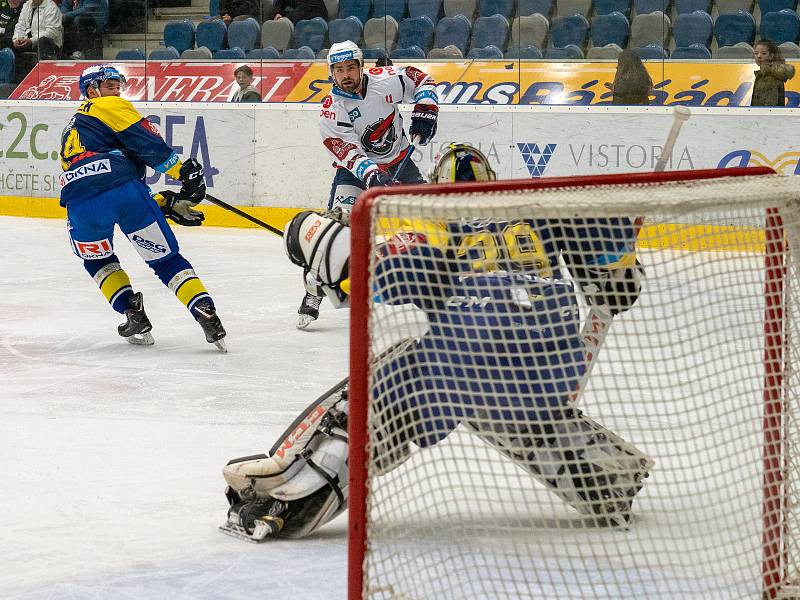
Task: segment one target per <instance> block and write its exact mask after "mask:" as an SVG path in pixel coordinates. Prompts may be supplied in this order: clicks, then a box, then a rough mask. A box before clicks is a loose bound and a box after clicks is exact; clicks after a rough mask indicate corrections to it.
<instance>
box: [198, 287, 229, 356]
mask: <svg viewBox="0 0 800 600" xmlns="http://www.w3.org/2000/svg"><path fill="white" fill-rule="evenodd" d="M194 309H195V311H196V312H197V313H198V314H197V316H196V317H195V320H197V322H198V323H200V327H202V328H203V333H205V334H206V341H207V342H208V343H209V344H214V345H215V346H216V347H217V348H219V350H220V351H221V352H227V351H228V348H227V346H226V345H225V335H226V332H225V328H224V327H223V326H222V321H220V320H219V317H218V316H217V311H216V309H215V308H214V306H213V305H212V304H211V302H210V301H209V300H200V302H198V303H197V304H196V305H195V307H194Z"/></svg>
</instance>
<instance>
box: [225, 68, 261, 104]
mask: <svg viewBox="0 0 800 600" xmlns="http://www.w3.org/2000/svg"><path fill="white" fill-rule="evenodd" d="M233 76H234V77H235V78H236V83H238V84H239V89H238V90H237V91H236V93H235V94H234V95H233V98H231V102H261V94H259V93H258V90H257V89H256V88H255V86H254V85H253V69H251V68H250V67H248V66H247V65H242V66H241V67H239V68H237V69H236V70H235V71H234V72H233Z"/></svg>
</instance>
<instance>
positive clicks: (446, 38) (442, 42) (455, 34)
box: [433, 15, 472, 54]
mask: <svg viewBox="0 0 800 600" xmlns="http://www.w3.org/2000/svg"><path fill="white" fill-rule="evenodd" d="M471 29H472V24H471V23H470V22H469V19H468V18H467V17H465V16H464V15H455V16H454V17H444V18H443V19H442V20H440V21H439V22H438V23H437V24H436V31H435V32H434V36H433V44H434V46H436V47H437V48H444V47H445V46H455V47H456V48H458V49H459V50H461V54H466V53H467V42H469V34H470V30H471Z"/></svg>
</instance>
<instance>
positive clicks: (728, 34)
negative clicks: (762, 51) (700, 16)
mask: <svg viewBox="0 0 800 600" xmlns="http://www.w3.org/2000/svg"><path fill="white" fill-rule="evenodd" d="M714 37H715V38H716V40H717V46H719V47H720V48H721V47H723V46H735V45H736V44H738V43H739V42H747V43H748V44H750V45H751V46H752V45H753V40H755V38H756V20H755V19H754V18H753V15H752V14H750V13H749V12H745V11H743V10H739V11H736V12H735V13H731V14H725V15H719V16H718V17H717V21H716V23H714Z"/></svg>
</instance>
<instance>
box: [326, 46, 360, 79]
mask: <svg viewBox="0 0 800 600" xmlns="http://www.w3.org/2000/svg"><path fill="white" fill-rule="evenodd" d="M346 60H357V61H358V64H359V65H361V66H362V67H363V66H364V53H363V52H362V51H361V48H359V47H358V45H357V44H355V43H353V42H351V41H350V40H345V41H344V42H336V43H335V44H333V45H332V46H331V49H330V50H329V51H328V70H329V71H330V72H331V73H333V65H335V64H336V63H340V62H344V61H346Z"/></svg>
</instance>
